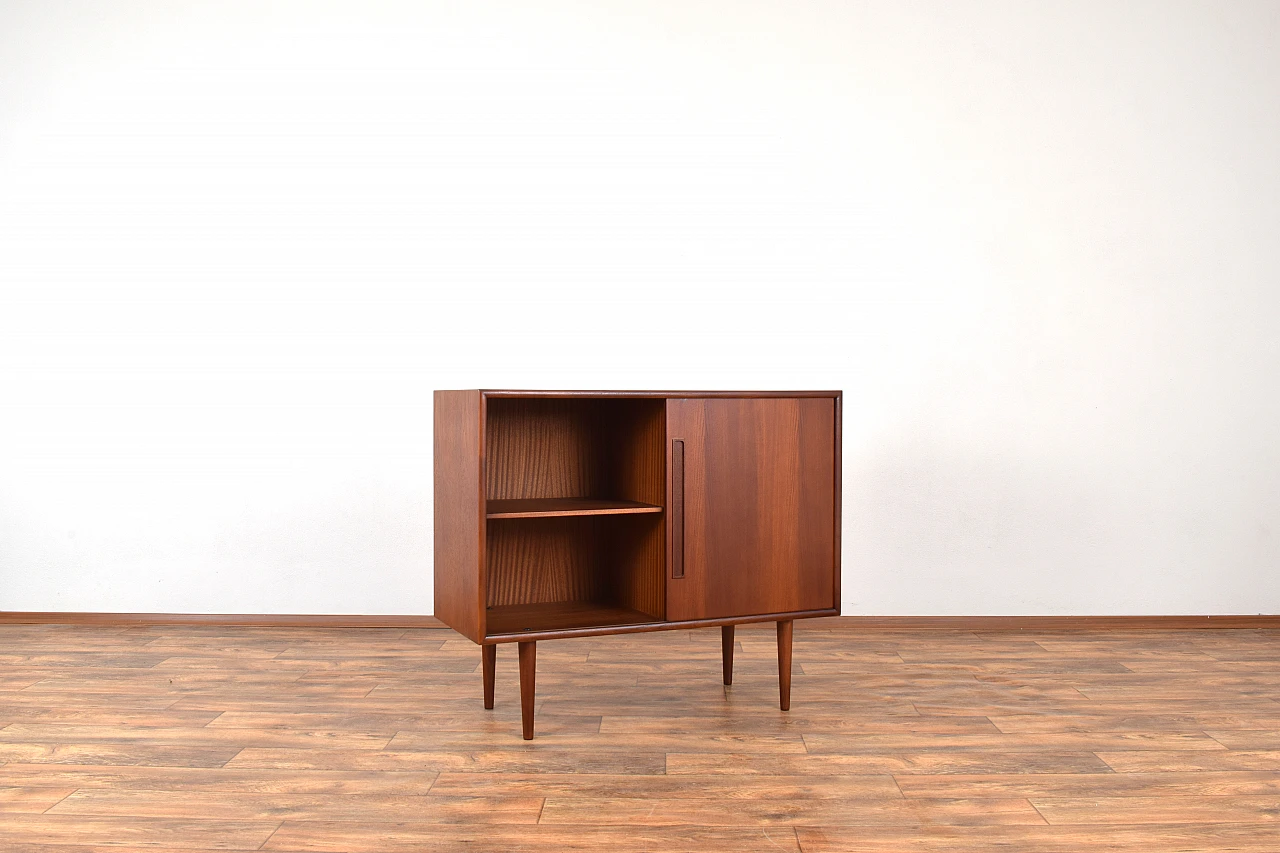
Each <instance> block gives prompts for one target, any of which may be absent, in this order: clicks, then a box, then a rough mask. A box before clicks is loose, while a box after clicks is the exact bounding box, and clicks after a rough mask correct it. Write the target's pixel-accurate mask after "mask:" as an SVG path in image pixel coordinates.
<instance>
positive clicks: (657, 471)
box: [484, 398, 666, 505]
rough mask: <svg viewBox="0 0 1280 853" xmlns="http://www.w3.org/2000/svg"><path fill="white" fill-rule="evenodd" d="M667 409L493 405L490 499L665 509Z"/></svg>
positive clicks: (615, 404) (500, 401) (576, 403)
mask: <svg viewBox="0 0 1280 853" xmlns="http://www.w3.org/2000/svg"><path fill="white" fill-rule="evenodd" d="M664 402H665V401H663V400H647V399H635V400H628V399H607V400H600V399H597V400H592V399H586V400H583V399H571V400H557V399H518V398H515V399H510V398H497V399H491V400H489V401H488V413H487V419H486V423H485V454H484V455H485V493H486V497H487V498H489V499H490V500H520V499H527V498H572V497H579V498H614V499H623V500H634V501H642V502H644V503H651V504H656V505H661V504H662V501H663V495H664V491H665V489H664V483H665V479H664V478H665V473H666V472H665V468H664V465H665V456H664V437H665V408H664Z"/></svg>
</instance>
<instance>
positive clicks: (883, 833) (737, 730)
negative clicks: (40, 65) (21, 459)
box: [0, 619, 1280, 853]
mask: <svg viewBox="0 0 1280 853" xmlns="http://www.w3.org/2000/svg"><path fill="white" fill-rule="evenodd" d="M720 642H721V638H720V632H719V631H716V630H714V629H706V630H691V631H676V632H666V633H651V634H635V635H627V636H613V637H595V638H576V639H570V640H564V641H548V642H543V643H539V649H538V685H537V688H538V689H537V695H536V700H535V707H536V711H537V714H536V718H535V728H536V733H537V737H536V738H535V739H534V740H532V741H524V740H523V739H522V738H521V737H520V702H519V679H518V665H517V659H516V655H515V649H514V647H513V646H510V645H504V646H500V647H499V649H498V662H497V683H496V688H497V689H496V697H495V698H496V703H495V707H494V709H493V710H491V711H485V710H484V709H483V708H482V706H481V697H482V692H481V675H480V663H481V658H480V653H479V649H478V648H477V647H476V646H475V645H474V644H473V643H471V642H470V641H468V640H464V639H462V638H460V637H459V636H458V635H457V634H454V633H453V632H451V631H448V630H442V629H436V628H431V629H404V628H396V629H319V628H296V629H295V628H243V629H241V628H231V627H228V626H199V625H197V626H129V627H121V626H114V627H96V626H83V625H82V626H56V625H0V850H3V851H4V853H37V851H38V853H99V851H105V850H112V851H114V853H126V851H140V850H149V851H155V850H165V851H169V850H175V851H176V850H181V851H196V853H198V851H214V850H222V851H237V853H238V851H249V850H258V849H263V850H274V851H277V853H304V851H315V853H321V852H322V851H327V853H364V851H369V853H373V851H377V853H398V851H410V850H412V851H415V853H417V852H418V851H446V850H447V851H454V850H459V849H466V850H471V851H482V853H483V851H494V853H497V851H502V853H518V851H533V853H541V851H547V853H551V851H555V853H560V851H576V850H581V851H595V850H602V849H604V850H608V851H610V853H640V851H652V850H663V851H684V850H688V851H699V853H702V851H707V853H729V851H733V853H737V852H738V851H745V853H754V851H765V850H768V851H777V850H787V851H792V853H814V851H854V850H857V851H872V852H873V853H874V852H875V851H885V853H887V852H888V851H894V853H899V851H906V853H911V851H919V853H933V852H934V851H947V853H969V852H970V851H990V850H1011V851H1013V850H1016V851H1019V853H1067V851H1071V853H1076V851H1079V850H1090V849H1099V850H1110V851H1113V853H1114V851H1126V853H1127V851H1134V853H1138V851H1143V853H1145V851H1170V853H1172V851H1179V853H1199V851H1203V853H1208V851H1214V853H1226V851H1238V853H1263V851H1266V853H1275V851H1276V850H1277V849H1280V845H1277V843H1276V841H1275V839H1276V838H1277V837H1280V736H1278V735H1277V734H1276V732H1277V731H1280V669H1277V668H1276V666H1275V664H1277V663H1280V631H1268V630H1226V631H1224V630H1207V631H1206V630H1198V631H1168V630H1160V631H1146V630H1127V631H1126V630H1106V631H1090V630H1083V631H1064V630H1056V631H1003V632H1002V631H898V630H884V631H868V630H863V629H860V628H858V627H857V622H856V621H853V620H840V619H823V620H811V621H809V622H804V621H802V622H798V623H796V627H795V635H794V650H793V656H794V668H793V687H792V710H791V711H788V712H785V713H784V712H781V711H779V710H778V707H777V701H778V694H777V689H778V682H777V639H776V631H775V628H774V626H773V625H772V624H758V625H742V626H738V628H737V630H736V631H735V644H734V657H735V667H734V670H735V672H734V675H735V678H734V684H733V685H732V686H728V687H726V686H725V685H723V684H722V681H721V672H720V653H721V646H720Z"/></svg>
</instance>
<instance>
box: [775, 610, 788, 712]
mask: <svg viewBox="0 0 1280 853" xmlns="http://www.w3.org/2000/svg"><path fill="white" fill-rule="evenodd" d="M778 700H779V702H778V704H779V706H781V708H782V710H784V711H789V710H791V620H790V619H787V620H785V621H782V622H779V623H778Z"/></svg>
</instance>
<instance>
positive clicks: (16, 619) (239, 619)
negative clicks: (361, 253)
mask: <svg viewBox="0 0 1280 853" xmlns="http://www.w3.org/2000/svg"><path fill="white" fill-rule="evenodd" d="M833 623H834V624H839V625H840V626H841V627H852V628H855V629H861V630H867V631H1112V630H1130V629H1140V630H1148V631H1153V630H1154V631H1160V630H1163V631H1182V630H1187V629H1199V628H1210V629H1212V628H1236V629H1242V628H1272V629H1280V614H1275V615H1259V616H825V617H821V618H817V619H806V620H804V622H803V623H801V624H802V627H803V628H816V627H821V626H822V625H830V624H833ZM0 625H114V626H120V625H134V626H141V625H220V626H226V627H237V628H445V627H448V626H446V625H445V624H444V623H443V622H441V621H440V620H439V619H437V618H436V617H434V616H342V615H307V614H303V615H293V614H278V613H259V614H251V613H250V614H246V613H74V612H38V611H11V610H10V611H4V610H0Z"/></svg>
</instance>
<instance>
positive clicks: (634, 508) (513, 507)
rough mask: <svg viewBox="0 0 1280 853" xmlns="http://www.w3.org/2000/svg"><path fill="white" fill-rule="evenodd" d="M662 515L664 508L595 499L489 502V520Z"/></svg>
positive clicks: (631, 502)
mask: <svg viewBox="0 0 1280 853" xmlns="http://www.w3.org/2000/svg"><path fill="white" fill-rule="evenodd" d="M647 512H662V507H660V506H654V505H653V504H646V503H640V502H639V501H619V500H607V501H606V500H596V499H593V498H529V499H527V500H516V501H495V500H491V501H488V502H487V504H486V508H485V517H486V518H557V517H563V516H573V515H634V514H636V513H647Z"/></svg>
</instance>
